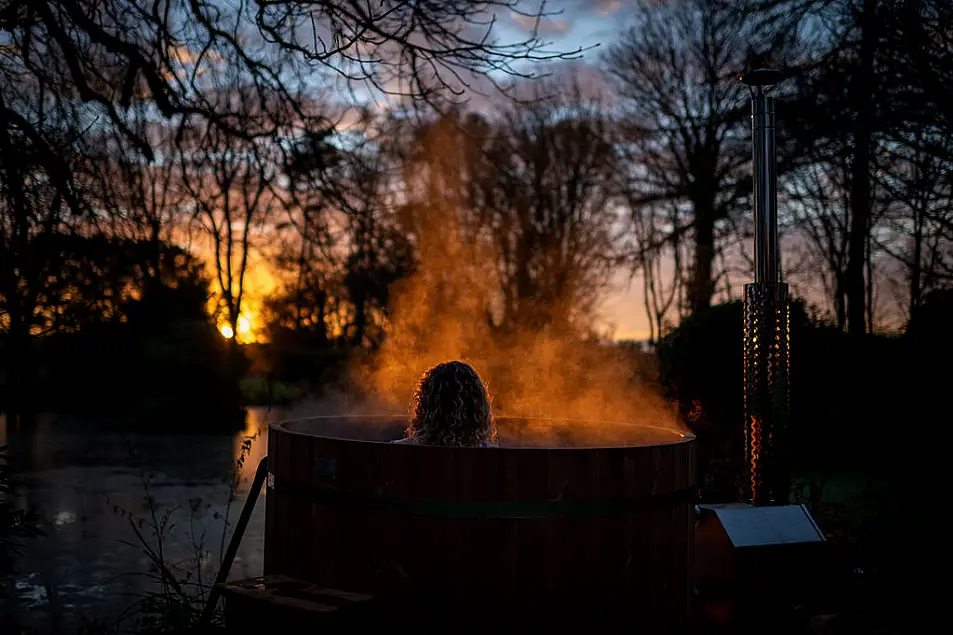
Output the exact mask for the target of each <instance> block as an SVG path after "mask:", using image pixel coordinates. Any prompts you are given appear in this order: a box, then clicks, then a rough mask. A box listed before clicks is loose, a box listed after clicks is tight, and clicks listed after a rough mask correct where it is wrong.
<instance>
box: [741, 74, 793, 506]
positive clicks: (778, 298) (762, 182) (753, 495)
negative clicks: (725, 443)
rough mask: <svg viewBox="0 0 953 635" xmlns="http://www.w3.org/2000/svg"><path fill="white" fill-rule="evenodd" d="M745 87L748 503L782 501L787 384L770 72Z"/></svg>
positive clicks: (747, 78)
mask: <svg viewBox="0 0 953 635" xmlns="http://www.w3.org/2000/svg"><path fill="white" fill-rule="evenodd" d="M740 79H741V81H742V82H744V83H745V84H747V85H748V86H749V87H750V88H751V133H752V149H753V155H754V175H753V181H754V183H753V185H754V222H755V237H754V251H755V281H754V283H753V284H747V285H745V301H744V312H745V326H744V342H745V343H744V346H745V351H744V366H745V408H744V409H745V468H746V475H745V484H744V488H743V489H744V497H745V499H746V500H747V502H749V503H751V504H754V505H784V504H787V502H788V498H789V491H790V482H789V475H788V469H787V448H786V443H785V441H786V438H785V437H786V433H787V425H788V408H789V389H788V365H789V364H788V362H789V350H788V346H789V341H790V332H789V306H788V287H787V285H786V284H784V283H783V282H781V267H780V251H779V248H778V207H777V165H776V160H777V159H776V149H775V142H774V127H775V117H774V99H773V98H772V97H770V96H768V95H766V94H765V87H766V86H770V85H774V84H777V83H778V82H779V81H780V80H781V74H780V73H779V72H778V71H773V70H769V69H758V70H756V71H753V72H751V73H748V74H746V75H744V76H742V77H741V78H740Z"/></svg>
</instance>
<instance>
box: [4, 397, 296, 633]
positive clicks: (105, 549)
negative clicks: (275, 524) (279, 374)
mask: <svg viewBox="0 0 953 635" xmlns="http://www.w3.org/2000/svg"><path fill="white" fill-rule="evenodd" d="M280 418H281V417H280V413H279V412H278V411H276V410H269V409H264V408H262V409H249V411H248V414H247V417H246V420H245V427H244V429H243V430H241V431H239V432H237V433H234V434H212V433H208V434H205V433H195V434H183V433H181V432H176V433H169V434H162V433H155V432H153V433H137V432H135V431H132V430H130V429H128V428H127V429H121V430H117V429H115V428H114V427H109V426H107V425H105V424H102V423H101V422H97V421H89V420H78V419H75V418H67V417H57V416H52V415H48V416H40V417H38V418H37V419H36V420H35V421H32V422H30V423H29V424H20V425H16V424H14V423H12V422H8V421H7V420H6V419H5V418H4V417H3V415H0V445H4V444H6V445H8V446H9V449H8V453H9V455H10V459H11V462H13V463H15V464H16V465H17V466H18V468H19V472H20V473H19V476H18V482H19V483H20V484H21V487H20V493H21V494H22V502H23V503H24V504H25V505H26V506H27V507H28V508H30V509H33V510H35V511H36V512H37V513H38V514H39V516H40V522H41V526H42V529H43V531H44V532H45V534H46V535H45V536H43V537H40V538H38V539H36V540H35V541H34V542H33V543H31V544H30V545H29V547H28V549H27V551H26V552H25V553H24V555H23V557H22V559H21V560H20V561H19V565H18V568H19V570H20V572H21V573H20V575H18V577H17V579H16V586H17V589H18V592H19V593H18V598H17V600H16V603H15V609H14V608H11V607H9V606H8V607H6V609H5V610H6V612H8V613H9V612H10V611H12V610H16V611H17V613H18V614H19V617H20V620H21V621H23V622H24V624H26V625H30V626H34V627H36V628H42V629H44V630H46V629H47V628H49V627H51V626H52V625H54V624H56V623H60V622H62V620H61V619H60V617H61V616H76V615H79V614H85V615H89V616H94V617H96V618H99V619H104V620H107V621H112V620H115V619H117V618H118V617H119V616H120V615H121V613H122V611H123V610H124V609H126V608H127V607H128V606H129V605H130V604H131V603H132V602H133V601H134V600H135V598H136V596H137V594H141V593H142V592H143V591H146V590H149V589H151V588H154V587H153V586H152V585H153V584H154V583H153V582H151V581H150V578H149V577H147V575H145V574H148V573H149V572H150V564H151V560H150V557H149V556H148V555H147V552H146V551H145V550H144V549H143V544H142V543H143V540H144V541H145V542H147V543H148V544H149V546H150V547H151V548H152V549H155V550H158V549H159V547H160V544H161V549H162V557H163V559H164V560H165V561H166V562H167V563H168V564H169V565H170V566H174V567H175V568H176V570H177V573H178V574H180V575H185V572H186V571H188V570H191V571H193V574H192V575H193V577H192V580H196V579H198V577H199V576H201V579H202V581H203V582H206V581H209V580H212V579H214V577H215V575H216V574H217V572H218V568H219V563H220V558H221V554H222V553H223V552H224V546H225V545H227V539H228V538H229V537H230V534H231V530H232V528H233V527H234V524H235V522H236V521H237V519H238V515H239V513H240V511H241V507H242V505H243V504H244V501H245V498H246V495H247V492H248V489H249V487H250V485H251V481H252V478H253V477H254V473H255V469H256V467H257V465H258V462H259V461H260V460H261V459H262V457H264V456H265V454H266V446H267V424H268V423H269V422H272V421H276V420H279V419H280ZM242 457H244V467H243V469H242V470H241V473H240V476H239V477H238V478H234V475H235V465H236V462H238V461H239V459H240V458H242ZM265 489H266V488H263V491H262V498H260V499H259V501H258V504H257V505H256V508H255V511H254V514H253V515H252V518H251V521H250V523H249V525H248V528H247V530H246V532H245V536H244V540H243V542H242V545H241V548H240V549H239V551H238V555H237V557H236V558H235V562H234V565H233V566H232V570H231V575H230V578H231V579H239V578H244V577H250V576H256V575H260V574H261V571H262V554H263V541H264V527H265V523H264V495H265V491H264V490H265ZM226 518H227V519H228V520H229V523H228V533H227V537H226V538H224V539H223V530H225V529H226V520H225V519H226ZM156 527H159V528H160V531H158V532H157V531H156ZM137 532H138V535H137ZM157 533H159V534H162V537H163V538H162V540H161V543H160V541H157V538H156V534H157ZM73 632H75V631H73Z"/></svg>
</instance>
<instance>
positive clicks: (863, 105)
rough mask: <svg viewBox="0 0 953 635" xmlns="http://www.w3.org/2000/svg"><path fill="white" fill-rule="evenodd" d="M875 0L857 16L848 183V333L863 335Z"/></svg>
mask: <svg viewBox="0 0 953 635" xmlns="http://www.w3.org/2000/svg"><path fill="white" fill-rule="evenodd" d="M876 8H877V1H876V0H864V6H863V12H862V13H861V15H860V18H859V20H860V28H861V42H860V69H859V72H858V73H857V75H856V77H855V81H854V86H853V91H852V92H853V94H852V95H851V101H852V105H853V107H854V108H856V114H857V116H856V119H855V120H854V130H853V137H854V156H853V162H852V164H851V185H850V212H851V219H850V243H849V245H848V260H847V272H846V274H847V275H846V287H847V288H846V291H847V332H848V333H850V334H851V335H855V336H858V335H863V334H864V333H866V332H867V311H866V308H867V307H866V299H867V286H866V284H865V280H864V269H865V265H866V258H867V240H868V237H869V234H870V207H871V186H870V155H871V143H872V138H873V131H872V123H873V122H872V118H873V117H872V115H873V92H874V53H875V43H876V34H875V33H874V28H875V25H876Z"/></svg>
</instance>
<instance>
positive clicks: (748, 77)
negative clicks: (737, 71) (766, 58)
mask: <svg viewBox="0 0 953 635" xmlns="http://www.w3.org/2000/svg"><path fill="white" fill-rule="evenodd" d="M783 79H784V73H782V72H781V71H779V70H776V69H773V68H756V69H754V70H752V71H748V72H747V73H745V74H744V75H741V76H740V77H738V80H739V81H740V82H741V83H742V84H746V85H748V86H773V85H774V84H778V83H780V82H781V81H782V80H783Z"/></svg>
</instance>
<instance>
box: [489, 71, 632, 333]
mask: <svg viewBox="0 0 953 635" xmlns="http://www.w3.org/2000/svg"><path fill="white" fill-rule="evenodd" d="M570 81H571V83H570V84H569V85H567V86H559V87H557V86H555V85H552V84H549V85H547V84H540V85H537V86H536V87H534V90H535V98H534V99H532V100H530V101H528V102H526V103H522V104H514V105H510V106H507V107H505V108H504V110H503V113H502V116H501V118H500V121H499V123H498V125H497V126H496V127H495V128H493V132H492V136H491V137H490V139H489V141H488V143H487V145H486V150H485V153H484V155H483V156H482V157H481V158H480V159H479V160H480V161H482V162H484V163H485V162H486V161H490V162H491V163H490V165H489V166H487V167H486V168H484V170H482V172H484V174H483V175H482V178H481V177H480V175H479V173H477V178H476V180H475V185H476V192H477V193H478V194H479V196H478V198H477V199H475V200H473V201H472V203H471V204H472V205H473V206H474V208H475V212H476V213H477V214H478V215H479V216H480V219H481V225H480V226H481V228H484V229H485V231H486V232H487V235H488V236H490V240H491V248H492V252H493V254H494V258H493V262H494V263H495V265H496V274H497V278H498V284H499V291H500V293H499V297H500V303H499V306H500V310H499V312H498V313H497V315H496V319H495V320H494V321H495V323H496V325H497V326H499V327H500V328H503V329H511V328H516V329H519V328H532V329H533V330H540V329H552V330H554V331H557V332H565V331H568V330H572V329H575V328H581V329H582V330H583V331H585V329H587V328H589V327H590V326H591V325H592V322H593V318H594V317H595V312H596V310H597V308H598V305H599V302H600V301H601V300H603V298H604V294H605V292H606V290H607V286H608V284H609V282H610V276H611V272H612V266H613V265H614V264H615V258H616V250H617V238H618V236H617V234H618V232H619V230H618V227H619V221H620V211H619V208H618V206H617V205H616V202H615V200H614V197H615V188H614V185H615V181H614V178H613V177H614V172H615V170H614V168H615V166H614V162H613V160H614V157H613V138H612V130H611V129H610V124H609V121H608V119H607V118H606V117H605V115H604V114H603V112H601V110H602V109H601V107H600V105H599V104H598V102H596V101H594V100H591V99H589V100H587V99H586V97H585V96H584V95H583V92H582V87H581V86H580V85H579V83H578V79H573V80H570ZM553 94H558V95H559V96H558V97H547V96H546V95H553ZM487 188H491V189H492V191H487Z"/></svg>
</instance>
